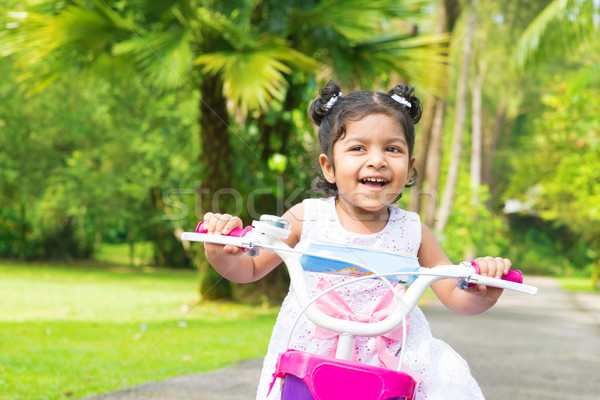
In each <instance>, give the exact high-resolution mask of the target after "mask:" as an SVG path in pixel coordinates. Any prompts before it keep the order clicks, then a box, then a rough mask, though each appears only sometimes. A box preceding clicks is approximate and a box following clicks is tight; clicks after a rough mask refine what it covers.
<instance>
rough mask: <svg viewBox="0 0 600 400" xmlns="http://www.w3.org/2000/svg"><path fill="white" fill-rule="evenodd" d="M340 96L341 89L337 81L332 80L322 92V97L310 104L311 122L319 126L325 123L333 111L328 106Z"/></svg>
mask: <svg viewBox="0 0 600 400" xmlns="http://www.w3.org/2000/svg"><path fill="white" fill-rule="evenodd" d="M339 95H340V87H339V86H338V84H337V83H336V81H334V80H330V81H329V82H328V83H327V85H325V87H324V88H323V90H322V91H321V97H320V98H318V99H316V100H315V101H313V102H312V103H311V104H310V107H309V109H308V116H309V118H310V121H311V122H312V123H313V124H315V125H317V126H319V125H321V121H323V118H325V116H326V115H327V114H328V113H329V110H330V109H331V106H328V105H327V104H328V103H329V101H330V100H331V99H332V98H333V97H336V96H339Z"/></svg>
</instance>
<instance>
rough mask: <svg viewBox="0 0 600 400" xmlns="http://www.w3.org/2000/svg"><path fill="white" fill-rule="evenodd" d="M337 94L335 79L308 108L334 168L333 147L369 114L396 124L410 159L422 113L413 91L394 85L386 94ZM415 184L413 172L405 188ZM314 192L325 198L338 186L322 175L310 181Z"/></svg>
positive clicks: (334, 193) (360, 91)
mask: <svg viewBox="0 0 600 400" xmlns="http://www.w3.org/2000/svg"><path fill="white" fill-rule="evenodd" d="M340 92H341V90H340V87H339V86H338V84H337V83H336V82H335V81H334V80H331V81H329V83H327V85H325V87H324V88H323V90H322V92H321V96H320V97H319V98H318V99H316V100H314V101H313V102H312V103H311V104H310V107H309V109H308V115H309V118H310V121H311V122H312V123H313V124H314V125H315V126H318V127H319V143H320V144H321V151H322V153H323V154H325V155H326V156H327V158H329V160H330V162H331V164H332V166H333V167H334V169H335V165H334V164H333V145H334V144H335V142H337V141H338V140H339V139H341V138H343V137H344V135H345V134H346V126H347V125H348V123H350V122H355V121H360V120H362V119H363V118H365V117H366V116H368V115H370V114H383V115H387V116H388V117H391V118H394V119H396V121H398V123H399V124H400V126H402V128H403V130H404V135H405V136H406V138H405V139H406V142H407V144H408V151H409V157H411V158H412V155H413V149H414V146H415V124H416V123H417V122H419V120H420V119H421V114H422V113H423V109H422V106H421V101H420V100H419V98H418V97H417V96H416V95H415V89H414V88H411V87H408V86H405V85H396V86H394V87H393V88H392V89H390V90H389V91H388V92H387V93H383V92H372V91H369V90H358V91H355V92H352V93H350V94H349V95H347V96H342V95H341V93H340ZM394 95H396V96H398V97H401V98H403V99H404V101H407V102H408V103H409V104H410V107H408V106H407V105H405V104H401V102H399V101H398V100H396V99H394V97H396V96H394ZM392 96H394V97H392ZM332 99H333V100H332ZM400 100H401V99H400ZM415 184H416V172H415V171H413V177H412V178H411V180H410V182H409V183H408V184H407V185H406V186H407V187H412V186H414V185H415ZM313 189H314V190H315V191H316V192H320V193H324V194H325V195H327V196H335V195H337V186H336V185H335V184H334V183H330V182H327V180H326V179H325V178H324V177H323V176H322V175H319V176H318V177H317V178H316V179H315V180H314V181H313ZM400 196H402V194H400ZM398 198H400V197H398ZM396 200H397V199H396Z"/></svg>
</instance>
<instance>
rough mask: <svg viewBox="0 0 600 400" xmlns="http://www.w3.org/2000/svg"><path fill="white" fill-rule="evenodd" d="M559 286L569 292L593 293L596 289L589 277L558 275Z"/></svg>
mask: <svg viewBox="0 0 600 400" xmlns="http://www.w3.org/2000/svg"><path fill="white" fill-rule="evenodd" d="M557 279H558V282H559V283H560V287H561V288H563V289H565V290H567V291H569V292H586V293H594V292H595V291H596V290H595V289H594V286H593V285H592V280H591V279H590V278H589V277H574V276H559V277H557Z"/></svg>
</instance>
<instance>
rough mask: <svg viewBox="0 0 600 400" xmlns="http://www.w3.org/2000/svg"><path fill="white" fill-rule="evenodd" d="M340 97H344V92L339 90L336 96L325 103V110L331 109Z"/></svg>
mask: <svg viewBox="0 0 600 400" xmlns="http://www.w3.org/2000/svg"><path fill="white" fill-rule="evenodd" d="M340 97H342V92H339V93H338V94H336V95H335V96H333V97H332V98H330V99H329V101H328V102H327V103H325V105H324V106H323V108H324V109H325V111H329V110H331V107H333V106H334V105H335V103H336V102H337V101H338V99H339V98H340Z"/></svg>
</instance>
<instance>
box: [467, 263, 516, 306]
mask: <svg viewBox="0 0 600 400" xmlns="http://www.w3.org/2000/svg"><path fill="white" fill-rule="evenodd" d="M475 263H476V264H477V266H478V267H479V274H480V275H483V276H489V277H491V278H497V279H501V278H502V277H503V276H504V275H506V274H508V271H509V270H510V267H511V266H512V263H511V261H510V260H509V259H508V258H502V257H495V258H494V257H490V256H488V257H479V258H476V259H475ZM469 291H473V292H479V293H480V294H488V295H491V296H492V297H496V298H497V297H499V296H500V294H502V289H499V288H492V287H487V286H485V285H477V287H474V288H472V289H469Z"/></svg>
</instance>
